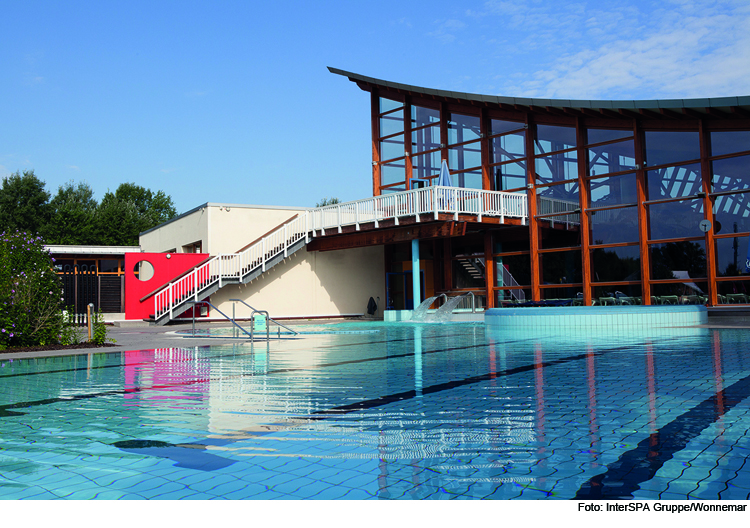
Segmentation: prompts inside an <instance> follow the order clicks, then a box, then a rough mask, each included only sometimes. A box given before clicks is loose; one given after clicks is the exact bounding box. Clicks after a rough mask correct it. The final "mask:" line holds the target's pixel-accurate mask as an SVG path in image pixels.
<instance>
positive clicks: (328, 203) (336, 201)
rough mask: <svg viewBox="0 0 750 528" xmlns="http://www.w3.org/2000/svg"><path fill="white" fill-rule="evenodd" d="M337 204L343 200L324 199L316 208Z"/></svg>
mask: <svg viewBox="0 0 750 528" xmlns="http://www.w3.org/2000/svg"><path fill="white" fill-rule="evenodd" d="M337 203H341V200H339V199H338V198H323V199H322V200H321V201H319V202H318V203H316V204H315V207H326V206H327V205H335V204H337Z"/></svg>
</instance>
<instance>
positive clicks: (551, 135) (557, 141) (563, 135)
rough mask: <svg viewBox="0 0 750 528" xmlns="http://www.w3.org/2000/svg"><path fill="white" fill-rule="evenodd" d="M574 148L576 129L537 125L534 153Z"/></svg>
mask: <svg viewBox="0 0 750 528" xmlns="http://www.w3.org/2000/svg"><path fill="white" fill-rule="evenodd" d="M575 146H576V129H575V128H573V127H561V126H550V125H537V127H536V141H535V142H534V151H535V152H536V153H537V154H545V153H547V152H555V151H557V150H565V149H569V148H573V147H575Z"/></svg>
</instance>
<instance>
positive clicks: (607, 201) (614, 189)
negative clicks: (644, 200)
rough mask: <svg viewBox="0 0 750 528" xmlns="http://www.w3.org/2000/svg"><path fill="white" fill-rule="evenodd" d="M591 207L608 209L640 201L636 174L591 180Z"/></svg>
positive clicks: (589, 184)
mask: <svg viewBox="0 0 750 528" xmlns="http://www.w3.org/2000/svg"><path fill="white" fill-rule="evenodd" d="M588 186H589V193H590V194H589V206H590V207H606V206H608V205H620V204H630V203H636V202H637V201H638V194H637V186H636V179H635V174H623V175H620V176H610V177H608V178H597V179H594V180H589V182H588Z"/></svg>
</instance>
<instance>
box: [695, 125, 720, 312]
mask: <svg viewBox="0 0 750 528" xmlns="http://www.w3.org/2000/svg"><path fill="white" fill-rule="evenodd" d="M698 134H699V135H700V141H701V179H702V180H703V182H702V183H703V192H704V194H705V196H704V197H703V211H704V212H705V216H704V218H705V219H706V220H708V221H710V222H711V229H709V230H708V231H707V232H706V271H707V277H708V305H709V306H716V305H717V304H718V291H717V290H718V284H717V283H716V266H717V262H716V241H715V240H714V233H715V225H714V224H716V221H715V218H714V204H713V200H711V179H712V177H711V176H712V174H711V163H710V162H709V161H708V158H709V157H710V156H711V148H710V137H709V134H708V131H707V130H706V129H705V127H704V123H703V120H702V119H699V120H698Z"/></svg>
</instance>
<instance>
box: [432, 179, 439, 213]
mask: <svg viewBox="0 0 750 528" xmlns="http://www.w3.org/2000/svg"><path fill="white" fill-rule="evenodd" d="M432 210H433V212H434V213H435V220H437V219H438V187H433V188H432Z"/></svg>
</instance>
